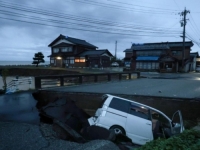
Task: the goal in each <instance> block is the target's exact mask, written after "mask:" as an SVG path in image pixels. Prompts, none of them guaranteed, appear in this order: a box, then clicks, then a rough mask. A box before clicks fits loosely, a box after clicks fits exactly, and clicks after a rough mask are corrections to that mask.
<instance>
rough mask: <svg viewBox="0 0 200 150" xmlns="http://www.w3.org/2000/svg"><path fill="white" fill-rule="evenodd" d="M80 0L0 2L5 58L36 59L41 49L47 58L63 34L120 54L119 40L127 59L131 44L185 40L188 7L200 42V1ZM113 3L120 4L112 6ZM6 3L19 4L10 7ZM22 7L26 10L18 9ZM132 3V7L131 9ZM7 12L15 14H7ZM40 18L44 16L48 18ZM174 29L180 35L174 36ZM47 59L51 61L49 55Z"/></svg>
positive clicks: (1, 55)
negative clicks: (183, 17) (184, 13)
mask: <svg viewBox="0 0 200 150" xmlns="http://www.w3.org/2000/svg"><path fill="white" fill-rule="evenodd" d="M78 1H82V3H80V2H77V0H75V1H74V0H60V1H59V2H58V1H56V0H42V1H41V0H34V1H27V0H20V2H19V1H17V0H11V1H9V2H7V1H1V2H0V11H1V13H0V41H1V42H0V60H32V57H33V56H34V53H36V52H39V51H41V52H43V54H44V55H45V56H48V55H49V54H50V48H49V47H48V44H49V43H51V42H52V41H53V40H54V39H55V38H56V37H58V36H59V35H60V34H64V35H67V36H71V37H75V38H80V39H83V40H86V41H88V42H89V43H91V44H93V45H96V46H97V47H98V48H99V49H108V50H110V52H111V53H112V54H113V55H114V54H115V41H118V44H117V56H119V58H123V57H124V53H123V50H125V49H126V48H130V47H131V43H145V42H146V43H147V42H148V43H149V42H166V41H182V38H181V37H179V35H181V33H182V28H181V27H180V23H179V21H180V16H179V15H178V12H179V10H180V11H182V9H183V8H184V6H187V7H188V9H190V11H191V14H192V18H193V19H192V18H191V16H190V15H188V16H187V18H190V20H188V24H187V26H186V32H187V33H188V34H189V35H190V36H191V37H192V38H193V39H194V40H195V41H198V40H199V39H198V38H199V35H200V29H198V27H199V25H200V21H199V20H198V7H197V6H198V5H199V4H200V2H199V1H195V3H192V2H184V3H182V2H178V1H177V0H175V1H174V2H176V3H174V2H173V1H167V0H164V1H160V0H155V1H153V2H149V1H147V0H144V1H140V0H135V1H134V3H133V1H131V0H126V1H123V2H122V1H119V0H102V1H93V2H94V3H93V4H87V3H86V2H91V0H89V1H83V0H78ZM99 3H105V4H106V5H107V6H108V7H105V6H100V4H99ZM13 4H16V5H13ZM114 5H117V6H119V7H115V8H112V7H114ZM5 6H15V7H13V8H12V9H10V8H9V7H5ZM22 7H23V11H22V10H20V9H17V8H22ZM128 7H129V8H131V10H130V9H129V10H127V9H128ZM30 10H32V11H30ZM33 10H35V11H33ZM177 10H178V11H177ZM2 11H4V12H2ZM5 11H7V12H6V13H5ZM8 11H9V12H12V13H9V15H8ZM166 12H167V13H166ZM192 12H194V13H192ZM195 12H196V13H195ZM20 14H21V15H20ZM2 17H6V18H7V19H15V21H14V20H7V19H2ZM25 17H26V18H25ZM27 17H28V18H27ZM30 17H31V18H30ZM38 19H43V21H42V20H38ZM44 19H47V20H48V21H50V20H51V22H47V20H46V21H44ZM16 20H18V21H16ZM52 20H54V22H52ZM23 21H24V22H23ZM55 21H56V22H55ZM28 22H29V23H28ZM30 22H34V23H35V24H33V23H30ZM53 26H54V27H53ZM92 26H93V27H92ZM61 27H63V28H61ZM94 27H95V28H94ZM72 28H73V29H72ZM76 29H80V30H76ZM83 30H92V31H94V30H95V31H99V32H89V31H83ZM126 30H129V31H126ZM131 30H132V31H131ZM158 30H162V33H159V34H155V32H157V31H158ZM172 30H173V31H172ZM101 32H107V33H101ZM110 32H114V33H116V32H117V33H119V34H111V33H110ZM174 32H177V33H176V34H174ZM124 34H130V35H124ZM187 40H189V39H187ZM192 49H193V50H194V51H198V50H199V47H197V45H196V44H195V46H194V47H193V48H192ZM13 54H14V55H13ZM45 59H46V60H49V58H47V57H45Z"/></svg>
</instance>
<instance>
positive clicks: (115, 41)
mask: <svg viewBox="0 0 200 150" xmlns="http://www.w3.org/2000/svg"><path fill="white" fill-rule="evenodd" d="M115 59H116V60H117V41H115Z"/></svg>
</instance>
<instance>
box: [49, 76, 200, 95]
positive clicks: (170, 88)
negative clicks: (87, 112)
mask: <svg viewBox="0 0 200 150" xmlns="http://www.w3.org/2000/svg"><path fill="white" fill-rule="evenodd" d="M48 90H53V91H66V92H86V93H102V94H105V93H108V94H127V95H142V96H158V97H173V98H200V74H198V73H185V74H181V73H174V74H169V73H168V74H160V73H153V72H152V73H151V72H144V73H141V78H139V79H133V80H123V81H113V82H112V81H111V82H103V83H95V84H94V83H93V84H82V85H74V86H64V87H57V88H56V87H54V88H48Z"/></svg>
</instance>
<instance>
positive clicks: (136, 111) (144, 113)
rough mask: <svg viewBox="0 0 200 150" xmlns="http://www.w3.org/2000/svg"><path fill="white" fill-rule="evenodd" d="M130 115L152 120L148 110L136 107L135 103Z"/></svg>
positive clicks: (132, 105)
mask: <svg viewBox="0 0 200 150" xmlns="http://www.w3.org/2000/svg"><path fill="white" fill-rule="evenodd" d="M130 114H132V115H134V116H137V117H140V118H144V119H147V120H151V118H150V111H149V110H148V109H147V108H145V107H142V106H137V105H134V104H133V103H131V106H130Z"/></svg>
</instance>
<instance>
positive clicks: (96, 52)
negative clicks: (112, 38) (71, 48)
mask: <svg viewBox="0 0 200 150" xmlns="http://www.w3.org/2000/svg"><path fill="white" fill-rule="evenodd" d="M106 52H108V53H109V54H110V55H111V56H112V54H111V53H110V52H109V51H108V50H107V49H104V50H87V51H85V52H82V53H80V54H79V56H86V55H88V56H91V55H102V54H104V53H106Z"/></svg>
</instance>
